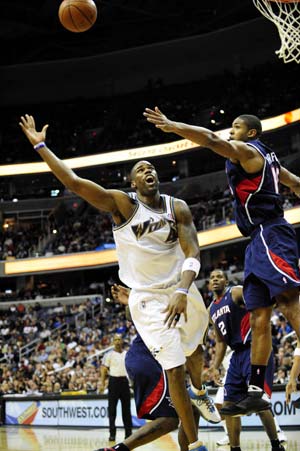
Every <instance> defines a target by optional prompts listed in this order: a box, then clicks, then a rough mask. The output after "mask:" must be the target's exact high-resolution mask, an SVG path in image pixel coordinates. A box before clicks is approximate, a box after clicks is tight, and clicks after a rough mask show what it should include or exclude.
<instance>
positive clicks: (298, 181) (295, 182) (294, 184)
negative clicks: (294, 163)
mask: <svg viewBox="0 0 300 451" xmlns="http://www.w3.org/2000/svg"><path fill="white" fill-rule="evenodd" d="M279 180H280V183H282V184H283V185H285V186H287V187H288V188H290V189H291V191H293V192H294V193H295V194H296V196H298V197H300V177H297V176H296V175H295V174H293V173H292V172H290V171H288V170H287V169H286V168H284V167H282V166H281V167H280V173H279Z"/></svg>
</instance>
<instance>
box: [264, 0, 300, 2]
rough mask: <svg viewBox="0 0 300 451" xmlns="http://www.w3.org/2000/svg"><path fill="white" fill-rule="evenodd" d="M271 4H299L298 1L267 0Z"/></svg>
mask: <svg viewBox="0 0 300 451" xmlns="http://www.w3.org/2000/svg"><path fill="white" fill-rule="evenodd" d="M267 1H268V2H270V3H271V2H272V3H300V0H267Z"/></svg>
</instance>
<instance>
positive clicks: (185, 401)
mask: <svg viewBox="0 0 300 451" xmlns="http://www.w3.org/2000/svg"><path fill="white" fill-rule="evenodd" d="M20 127H21V128H22V130H23V132H24V133H25V135H26V137H27V138H28V140H29V141H30V142H31V144H32V145H33V147H34V149H35V150H36V151H37V152H38V153H39V154H40V156H41V157H42V159H43V160H44V161H45V162H46V163H47V165H48V166H49V168H50V169H51V171H52V172H53V173H54V175H55V176H56V177H57V178H58V179H59V180H60V181H61V183H63V185H65V186H66V187H67V188H68V189H69V190H70V191H72V192H74V193H76V194H77V195H78V196H80V197H82V198H83V199H85V200H86V201H87V202H89V203H90V204H91V205H93V206H94V207H96V208H98V209H99V210H101V211H105V212H109V213H111V215H112V219H113V221H114V223H115V227H114V239H115V242H116V248H117V254H118V259H119V266H120V272H119V276H120V279H121V280H122V282H123V283H124V284H126V285H127V286H128V287H129V288H131V293H130V298H129V307H130V312H131V316H132V319H133V322H134V324H135V327H136V329H137V331H138V332H139V334H140V335H141V337H142V339H143V341H144V343H145V344H146V346H147V347H148V349H149V350H150V351H151V352H152V354H153V355H154V357H155V358H156V359H157V360H158V361H159V363H160V364H161V366H162V367H163V368H164V369H165V370H166V373H167V377H168V382H169V391H170V396H171V399H172V402H173V404H174V407H175V409H176V411H177V413H178V416H179V418H180V420H181V423H182V426H183V429H184V431H185V433H186V436H187V439H188V442H189V449H190V450H193V451H196V450H197V451H207V448H206V447H205V446H204V445H203V443H202V442H201V441H199V440H198V427H197V426H196V424H195V421H194V416H193V412H192V405H191V399H192V402H194V403H195V404H197V400H198V399H199V397H201V396H204V395H205V390H203V389H202V384H201V373H202V367H201V365H199V362H200V361H201V360H200V357H201V353H202V352H203V350H202V346H201V344H202V343H203V339H204V337H205V332H206V329H207V327H208V313H207V311H206V308H205V305H204V302H203V299H202V297H201V294H200V292H199V291H198V290H197V288H196V286H195V284H194V283H193V282H194V279H195V278H196V277H197V275H198V273H199V270H200V252H199V245H198V240H197V233H196V229H195V226H194V223H193V220H192V215H191V212H190V209H189V207H188V206H187V204H186V203H185V202H184V201H182V200H179V199H173V198H171V197H169V196H164V195H161V194H160V192H159V180H158V176H157V173H156V170H155V168H154V166H153V165H152V164H151V163H149V162H148V161H139V162H138V163H136V164H135V165H134V167H133V169H132V171H131V180H132V183H131V186H132V188H133V189H134V190H135V193H134V194H132V195H131V196H130V195H128V194H127V193H124V192H122V191H119V190H108V189H105V188H103V187H102V186H99V185H97V184H96V183H94V182H92V181H90V180H87V179H83V178H81V177H78V176H77V175H76V174H75V173H74V172H73V171H72V170H71V169H70V168H69V167H68V166H67V165H66V164H65V163H64V162H63V161H62V160H60V159H59V158H57V157H56V156H55V155H54V154H53V152H52V151H51V150H50V149H49V148H48V147H47V145H46V144H45V140H46V131H47V128H48V125H45V126H44V127H43V128H42V130H41V131H40V132H38V131H37V130H36V127H35V121H34V118H33V117H32V116H29V115H25V116H24V117H23V116H22V117H21V122H20ZM185 363H186V367H187V370H188V372H189V375H190V378H191V381H192V386H191V389H190V396H189V393H188V391H187V389H186V385H185ZM190 397H191V399H190Z"/></svg>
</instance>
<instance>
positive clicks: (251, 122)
mask: <svg viewBox="0 0 300 451" xmlns="http://www.w3.org/2000/svg"><path fill="white" fill-rule="evenodd" d="M239 119H241V120H242V121H244V122H245V124H246V125H247V127H248V128H249V130H251V129H252V128H254V130H256V131H257V137H259V136H260V135H261V134H262V125H261V121H260V119H258V117H257V116H254V115H253V114H242V115H241V116H239Z"/></svg>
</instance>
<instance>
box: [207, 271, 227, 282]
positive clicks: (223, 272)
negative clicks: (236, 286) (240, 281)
mask: <svg viewBox="0 0 300 451" xmlns="http://www.w3.org/2000/svg"><path fill="white" fill-rule="evenodd" d="M214 271H219V272H221V273H222V274H223V277H224V278H225V279H226V280H227V282H229V280H228V274H227V272H226V271H224V269H221V268H214V269H212V270H211V271H210V273H209V278H210V276H211V273H212V272H214Z"/></svg>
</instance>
